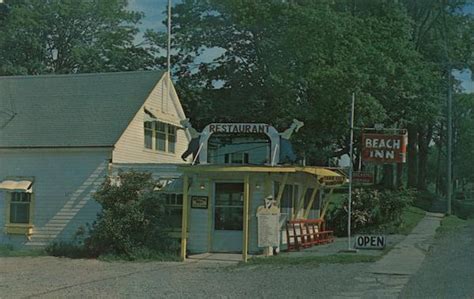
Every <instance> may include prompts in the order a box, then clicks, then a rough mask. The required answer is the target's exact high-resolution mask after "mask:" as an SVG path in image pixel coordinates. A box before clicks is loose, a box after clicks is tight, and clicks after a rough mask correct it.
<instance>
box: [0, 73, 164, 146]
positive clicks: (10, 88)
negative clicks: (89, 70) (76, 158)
mask: <svg viewBox="0 0 474 299" xmlns="http://www.w3.org/2000/svg"><path fill="white" fill-rule="evenodd" d="M162 75H163V72H161V71H142V72H123V73H98V74H74V75H46V76H21V77H19V76H14V77H0V147H74V146H112V145H114V144H115V143H116V142H117V140H118V138H119V137H120V135H121V134H122V132H123V131H124V130H125V129H126V127H127V126H128V124H129V123H130V121H131V120H132V118H133V116H134V115H135V114H136V113H137V111H138V109H140V107H141V105H142V104H143V103H144V102H145V100H146V99H147V97H148V96H149V94H150V93H151V91H152V89H153V88H154V87H155V85H156V84H157V83H158V81H159V80H160V79H161V77H162ZM9 119H11V120H9Z"/></svg>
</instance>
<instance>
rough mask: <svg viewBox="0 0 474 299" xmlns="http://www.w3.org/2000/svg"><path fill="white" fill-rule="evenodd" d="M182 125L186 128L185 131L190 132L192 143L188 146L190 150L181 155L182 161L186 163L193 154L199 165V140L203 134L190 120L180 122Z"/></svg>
mask: <svg viewBox="0 0 474 299" xmlns="http://www.w3.org/2000/svg"><path fill="white" fill-rule="evenodd" d="M180 124H181V125H182V126H183V127H184V129H185V130H188V132H189V135H191V141H190V142H189V144H188V148H187V149H186V151H185V152H184V153H183V154H182V155H181V159H183V161H185V162H186V158H187V157H188V156H189V155H191V154H193V161H194V160H195V162H196V163H199V157H198V151H199V139H200V138H201V133H199V132H198V131H197V130H196V129H195V128H193V126H192V125H191V122H190V121H189V118H186V119H183V120H181V121H180Z"/></svg>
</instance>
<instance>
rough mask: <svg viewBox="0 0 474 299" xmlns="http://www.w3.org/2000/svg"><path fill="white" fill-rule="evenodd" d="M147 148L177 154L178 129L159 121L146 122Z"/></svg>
mask: <svg viewBox="0 0 474 299" xmlns="http://www.w3.org/2000/svg"><path fill="white" fill-rule="evenodd" d="M143 126H144V130H145V148H148V149H152V150H156V151H161V152H168V153H173V154H174V153H175V152H176V139H177V138H176V127H175V126H173V125H170V124H166V123H162V122H159V121H145V122H144V125H143Z"/></svg>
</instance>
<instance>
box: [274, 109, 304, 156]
mask: <svg viewBox="0 0 474 299" xmlns="http://www.w3.org/2000/svg"><path fill="white" fill-rule="evenodd" d="M303 126H304V123H303V122H302V121H299V120H297V119H296V118H295V119H293V123H292V124H291V126H290V127H289V128H288V129H286V130H285V131H284V132H283V133H280V163H282V164H283V163H295V162H296V159H297V157H296V154H295V152H294V150H293V146H292V145H291V142H290V138H291V135H293V132H298V130H299V129H301V127H303Z"/></svg>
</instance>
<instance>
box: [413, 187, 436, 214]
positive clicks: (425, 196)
mask: <svg viewBox="0 0 474 299" xmlns="http://www.w3.org/2000/svg"><path fill="white" fill-rule="evenodd" d="M415 195H416V196H415V199H414V200H413V205H414V206H415V207H417V208H420V209H422V210H425V211H430V210H431V207H432V205H433V202H434V201H435V200H437V196H436V194H433V193H431V192H429V191H418V192H416V194H415Z"/></svg>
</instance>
